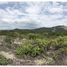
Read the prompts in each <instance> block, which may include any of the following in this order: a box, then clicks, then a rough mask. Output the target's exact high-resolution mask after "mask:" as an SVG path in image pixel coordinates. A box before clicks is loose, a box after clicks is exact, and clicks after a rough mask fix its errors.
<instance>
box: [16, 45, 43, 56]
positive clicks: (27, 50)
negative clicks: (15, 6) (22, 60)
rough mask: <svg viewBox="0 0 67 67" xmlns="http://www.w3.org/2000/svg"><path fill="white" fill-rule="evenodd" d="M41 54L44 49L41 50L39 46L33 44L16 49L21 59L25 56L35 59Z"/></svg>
mask: <svg viewBox="0 0 67 67" xmlns="http://www.w3.org/2000/svg"><path fill="white" fill-rule="evenodd" d="M41 52H42V49H41V48H39V46H37V45H32V44H24V45H22V46H21V47H18V48H17V49H16V54H17V55H18V56H20V57H21V56H25V55H27V56H31V57H35V56H37V55H39V54H40V53H41Z"/></svg>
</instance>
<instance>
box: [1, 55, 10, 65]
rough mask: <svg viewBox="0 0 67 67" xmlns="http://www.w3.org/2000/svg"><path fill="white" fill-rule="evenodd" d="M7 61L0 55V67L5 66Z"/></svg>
mask: <svg viewBox="0 0 67 67" xmlns="http://www.w3.org/2000/svg"><path fill="white" fill-rule="evenodd" d="M8 63H9V61H8V60H7V59H6V58H5V57H4V56H2V55H0V65H7V64H8Z"/></svg>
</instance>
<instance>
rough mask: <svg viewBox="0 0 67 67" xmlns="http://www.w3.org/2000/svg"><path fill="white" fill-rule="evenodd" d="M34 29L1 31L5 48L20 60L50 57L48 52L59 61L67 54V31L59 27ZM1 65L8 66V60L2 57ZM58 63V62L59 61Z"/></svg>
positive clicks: (0, 34)
mask: <svg viewBox="0 0 67 67" xmlns="http://www.w3.org/2000/svg"><path fill="white" fill-rule="evenodd" d="M53 29H54V28H44V29H34V30H19V29H15V30H9V31H7V30H6V31H0V36H1V37H2V36H5V38H3V42H4V44H3V43H2V44H3V45H4V46H5V47H7V48H8V49H9V50H10V49H11V50H12V51H14V52H15V54H16V56H18V57H19V58H23V57H28V56H29V57H32V58H35V57H38V56H42V55H43V56H42V57H44V56H46V55H47V56H48V54H47V52H50V51H51V52H54V53H52V58H53V59H54V60H56V59H58V57H60V55H62V54H63V53H65V55H66V53H67V30H64V29H61V28H59V27H57V28H56V30H55V31H53ZM1 61H2V62H0V64H8V63H7V61H6V59H5V58H4V59H3V58H2V57H1ZM57 61H58V60H57Z"/></svg>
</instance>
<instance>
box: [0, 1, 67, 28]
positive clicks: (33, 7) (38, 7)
mask: <svg viewBox="0 0 67 67" xmlns="http://www.w3.org/2000/svg"><path fill="white" fill-rule="evenodd" d="M58 25H65V26H67V2H51V1H48V2H0V29H15V28H19V29H34V28H40V27H53V26H58Z"/></svg>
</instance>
